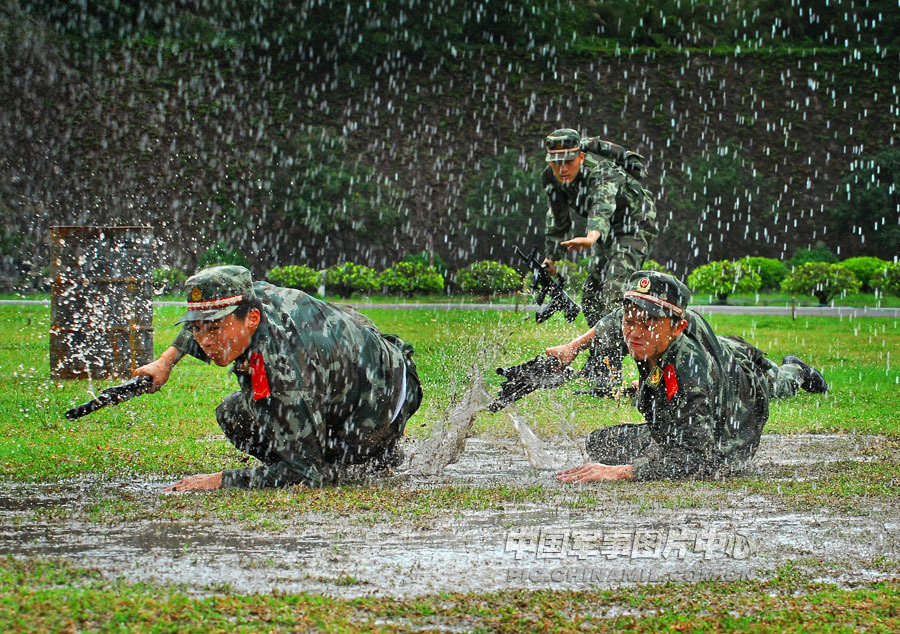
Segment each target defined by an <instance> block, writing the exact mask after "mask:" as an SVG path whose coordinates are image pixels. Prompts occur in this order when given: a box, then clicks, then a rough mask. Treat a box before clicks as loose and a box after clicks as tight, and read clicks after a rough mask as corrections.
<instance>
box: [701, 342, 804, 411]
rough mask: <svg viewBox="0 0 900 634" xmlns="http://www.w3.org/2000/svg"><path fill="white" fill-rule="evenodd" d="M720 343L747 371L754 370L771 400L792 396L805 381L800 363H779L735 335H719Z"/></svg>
mask: <svg viewBox="0 0 900 634" xmlns="http://www.w3.org/2000/svg"><path fill="white" fill-rule="evenodd" d="M719 343H721V344H722V346H723V347H725V348H728V349H729V350H730V351H731V353H732V355H734V358H735V359H736V360H737V361H738V362H739V363H741V364H742V365H743V366H744V368H745V369H746V371H747V372H752V373H753V374H755V375H756V376H757V377H758V378H759V379H760V381H759V382H760V384H761V385H762V387H763V390H764V391H765V393H766V396H768V397H769V400H772V399H773V398H790V397H791V396H794V395H795V394H796V393H797V391H798V390H799V389H800V386H801V384H802V383H803V369H802V368H801V367H800V366H799V365H796V364H794V363H785V364H783V365H778V364H777V363H775V362H774V361H772V360H771V359H769V358H768V357H766V355H765V353H764V352H763V351H762V350H760V349H759V348H757V347H756V346H753V345H751V344H749V343H747V342H746V341H744V340H743V339H742V338H740V337H737V336H734V335H731V336H722V337H719Z"/></svg>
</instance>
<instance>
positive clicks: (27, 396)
mask: <svg viewBox="0 0 900 634" xmlns="http://www.w3.org/2000/svg"><path fill="white" fill-rule="evenodd" d="M181 312H182V309H180V308H178V307H161V308H157V309H156V311H155V321H154V324H155V328H156V332H155V340H156V353H157V354H158V353H159V352H161V351H162V350H164V349H165V347H166V346H167V345H168V344H169V342H171V341H172V339H173V338H174V336H175V334H176V332H177V327H176V326H175V325H174V322H175V319H177V317H178V316H179V315H180V314H181ZM365 312H366V313H367V314H368V315H369V316H370V317H372V319H373V320H374V321H375V322H376V323H377V324H378V325H379V327H380V328H381V329H382V330H383V331H384V332H393V333H397V334H399V335H400V336H402V337H403V338H405V339H407V340H408V341H410V342H411V343H412V344H413V345H414V346H415V347H416V355H415V357H414V358H415V361H416V363H417V365H418V368H419V374H420V377H421V379H422V382H423V388H424V391H425V400H424V402H423V405H422V408H421V409H420V411H419V412H418V413H417V414H416V415H415V416H414V417H413V418H412V419H411V420H410V422H409V424H408V426H407V433H408V435H410V436H412V437H419V438H421V437H424V436H425V435H426V434H427V433H428V431H429V430H430V427H431V424H432V423H433V422H434V421H435V420H437V419H438V418H440V417H442V416H443V415H444V414H445V413H446V411H447V409H448V407H450V405H451V404H452V402H453V399H454V398H456V397H457V396H458V395H459V394H461V393H462V392H463V391H464V390H465V389H466V388H467V387H468V386H469V384H470V379H469V376H470V374H482V375H483V376H485V377H486V379H487V383H488V391H489V392H492V393H494V392H496V390H497V389H498V387H499V384H500V382H501V379H500V377H499V376H497V375H496V374H494V372H493V369H494V368H496V367H498V366H506V365H511V364H514V363H518V362H521V361H523V360H526V359H528V358H531V357H533V356H534V355H536V354H539V353H541V352H542V351H543V349H544V348H545V347H546V346H548V345H555V344H559V343H562V342H565V341H568V340H570V339H571V338H572V337H574V336H575V335H577V334H580V331H581V330H582V329H583V325H582V322H581V321H580V320H579V321H578V322H577V323H576V324H567V323H566V322H565V321H564V320H563V319H562V318H561V317H558V318H554V319H552V320H550V321H549V322H546V323H544V324H541V325H535V324H534V322H533V320H530V321H524V319H525V317H524V316H523V315H522V314H521V313H519V314H515V313H513V312H511V311H510V312H504V311H493V312H480V311H432V310H417V311H404V310H386V309H369V310H366V311H365ZM710 321H711V323H712V324H713V327H714V328H715V329H716V331H717V332H719V333H721V334H737V335H741V336H742V337H744V338H746V339H747V340H748V341H750V342H751V343H754V344H756V345H759V346H760V347H761V348H763V349H764V350H766V351H767V352H769V354H770V357H771V358H773V359H776V360H780V359H781V357H782V356H783V355H784V354H787V353H795V354H798V355H799V356H800V357H801V358H804V359H805V360H807V361H808V362H809V363H811V364H813V365H814V366H816V367H817V368H819V369H821V370H822V372H823V374H824V375H825V377H826V378H827V379H828V381H829V383H830V384H831V386H832V391H831V392H830V393H829V394H828V395H810V394H806V393H801V394H800V395H798V396H797V397H796V398H794V399H788V400H779V401H775V402H774V403H773V404H772V407H771V416H770V420H769V423H768V424H767V427H766V431H767V432H769V433H798V432H839V431H846V432H851V431H853V432H862V433H872V434H886V435H892V436H896V435H900V419H898V417H897V416H896V412H897V411H898V410H900V389H898V387H897V386H898V381H900V373H898V370H897V368H896V364H897V359H896V352H895V353H894V358H893V359H892V358H891V353H892V351H896V350H898V349H900V320H897V319H887V318H871V317H866V318H859V319H847V318H843V319H841V318H834V317H810V318H800V319H798V320H796V321H792V320H791V319H790V317H787V316H784V317H782V316H752V317H749V316H730V315H713V316H711V317H710ZM49 329H50V309H49V307H47V306H0V372H3V374H4V375H5V377H6V380H5V381H4V382H3V386H2V388H0V390H2V398H0V477H5V478H13V479H30V478H40V479H54V478H60V477H71V476H75V475H78V474H84V473H96V474H104V475H114V474H117V475H122V474H126V473H129V474H174V473H189V472H202V471H211V470H217V469H220V468H222V467H234V466H241V465H243V464H245V462H244V461H245V460H246V457H244V456H242V455H241V454H239V453H238V452H236V451H235V450H233V449H232V447H231V446H230V445H229V443H228V442H227V441H225V440H224V438H223V436H222V434H221V432H220V430H219V428H218V425H217V424H216V422H215V416H214V409H215V406H216V405H217V404H218V403H219V401H220V400H221V398H222V397H223V396H225V395H226V394H227V393H229V392H230V391H233V390H235V389H236V388H237V385H236V383H235V382H234V379H233V378H229V377H228V374H227V371H226V370H224V369H222V368H218V367H215V366H206V365H204V364H202V363H200V362H197V361H196V360H194V359H185V360H184V361H182V362H181V363H180V364H179V365H178V367H177V368H176V369H175V371H174V372H173V374H172V378H171V379H170V381H169V383H168V384H167V385H166V386H165V388H164V389H163V390H162V391H160V392H159V393H157V394H154V395H148V396H142V397H138V398H136V399H133V400H132V401H129V402H127V403H124V404H122V405H120V406H118V407H109V408H106V409H104V410H101V411H99V412H97V413H95V414H92V415H90V416H88V417H85V418H82V419H80V420H78V421H74V422H69V421H67V420H66V419H65V418H64V412H65V411H66V410H67V409H68V408H70V407H72V406H74V405H76V404H77V403H79V402H83V401H85V400H87V399H89V398H90V397H91V394H90V390H91V389H93V390H94V391H95V392H96V391H98V390H100V389H102V388H103V387H106V386H108V385H110V384H112V382H110V381H103V382H99V381H98V382H88V381H52V380H51V379H50V376H49V369H48V366H49V360H48V358H49V352H48V351H49V334H48V333H49ZM626 371H627V374H628V375H629V376H631V377H635V376H636V369H635V368H634V366H633V364H630V362H629V363H628V364H627V365H626ZM575 387H578V385H573V384H570V385H567V386H565V387H563V388H561V389H559V390H552V391H541V392H536V393H534V394H532V395H530V396H529V397H528V398H526V399H524V400H523V401H520V403H519V412H520V414H521V415H522V416H523V418H524V420H526V421H527V422H529V423H530V424H531V426H532V427H533V429H534V431H535V432H536V433H537V434H539V435H543V436H552V435H555V434H559V433H566V434H570V435H575V436H579V435H583V434H586V433H588V432H589V431H590V430H591V429H594V428H596V427H598V426H600V425H606V424H614V423H619V422H638V421H639V420H640V417H639V415H638V414H637V412H636V410H634V408H632V407H630V406H629V405H628V404H627V403H617V402H614V401H607V400H598V399H593V398H591V397H588V396H583V395H575V394H573V389H574V388H575ZM583 387H584V386H583ZM475 431H476V433H478V434H481V435H484V436H509V435H512V434H513V433H514V432H513V429H512V425H511V422H510V419H509V417H508V416H507V415H506V414H505V413H503V412H500V413H498V414H491V413H488V412H484V413H482V414H479V416H478V419H477V421H476V427H475Z"/></svg>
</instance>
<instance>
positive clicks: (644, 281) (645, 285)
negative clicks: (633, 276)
mask: <svg viewBox="0 0 900 634" xmlns="http://www.w3.org/2000/svg"><path fill="white" fill-rule="evenodd" d="M637 285H638V288H639V289H641V290H642V291H644V292H647V291H648V290H649V289H650V278H649V277H642V278H641V279H640V281H638V283H637Z"/></svg>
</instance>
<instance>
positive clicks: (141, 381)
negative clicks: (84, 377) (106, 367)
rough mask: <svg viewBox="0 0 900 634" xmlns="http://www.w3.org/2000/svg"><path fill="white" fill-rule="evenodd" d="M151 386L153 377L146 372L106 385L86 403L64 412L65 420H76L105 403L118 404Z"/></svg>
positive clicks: (104, 405) (143, 392) (105, 404)
mask: <svg viewBox="0 0 900 634" xmlns="http://www.w3.org/2000/svg"><path fill="white" fill-rule="evenodd" d="M152 386H153V379H152V378H151V377H149V376H147V375H146V374H141V375H140V376H136V377H134V378H133V379H130V380H128V381H125V382H124V383H121V384H119V385H114V386H112V387H108V388H106V389H105V390H103V391H102V392H100V395H99V396H97V398H95V399H91V400H90V401H88V402H87V403H82V404H81V405H79V406H78V407H73V408H72V409H70V410H69V411H67V412H66V419H67V420H77V419H79V418H81V417H82V416H87V415H88V414H93V413H94V412H96V411H97V410H98V409H100V408H102V407H106V406H107V405H118V404H119V403H123V402H125V401H127V400H128V399H132V398H134V397H135V396H139V395H141V394H145V393H146V392H147V391H149V390H150V388H151V387H152Z"/></svg>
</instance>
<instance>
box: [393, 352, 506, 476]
mask: <svg viewBox="0 0 900 634" xmlns="http://www.w3.org/2000/svg"><path fill="white" fill-rule="evenodd" d="M468 377H469V388H468V389H467V390H466V391H465V393H463V395H462V398H461V399H460V400H459V402H458V403H456V404H455V405H453V406H451V407H450V410H449V412H448V413H447V415H446V416H442V417H441V418H439V419H438V420H436V421H435V422H434V425H432V428H431V433H430V434H429V435H428V438H426V439H425V440H424V441H423V442H422V444H421V445H420V446H419V447H418V448H417V450H416V452H415V453H414V454H413V455H412V456H410V460H409V468H408V470H407V472H408V473H409V474H411V475H438V474H440V473H441V472H442V471H443V470H444V467H446V466H447V465H449V464H453V463H454V462H456V461H457V460H459V456H460V454H461V453H462V452H463V450H464V449H465V447H466V438H468V437H469V436H470V435H471V433H472V426H473V425H474V424H475V418H476V417H477V416H478V413H479V412H481V411H483V410H485V409H487V406H488V403H490V402H491V397H490V395H489V394H488V393H487V391H485V389H484V370H483V368H481V367H479V366H478V365H473V366H472V367H471V368H470V369H469V372H468Z"/></svg>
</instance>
